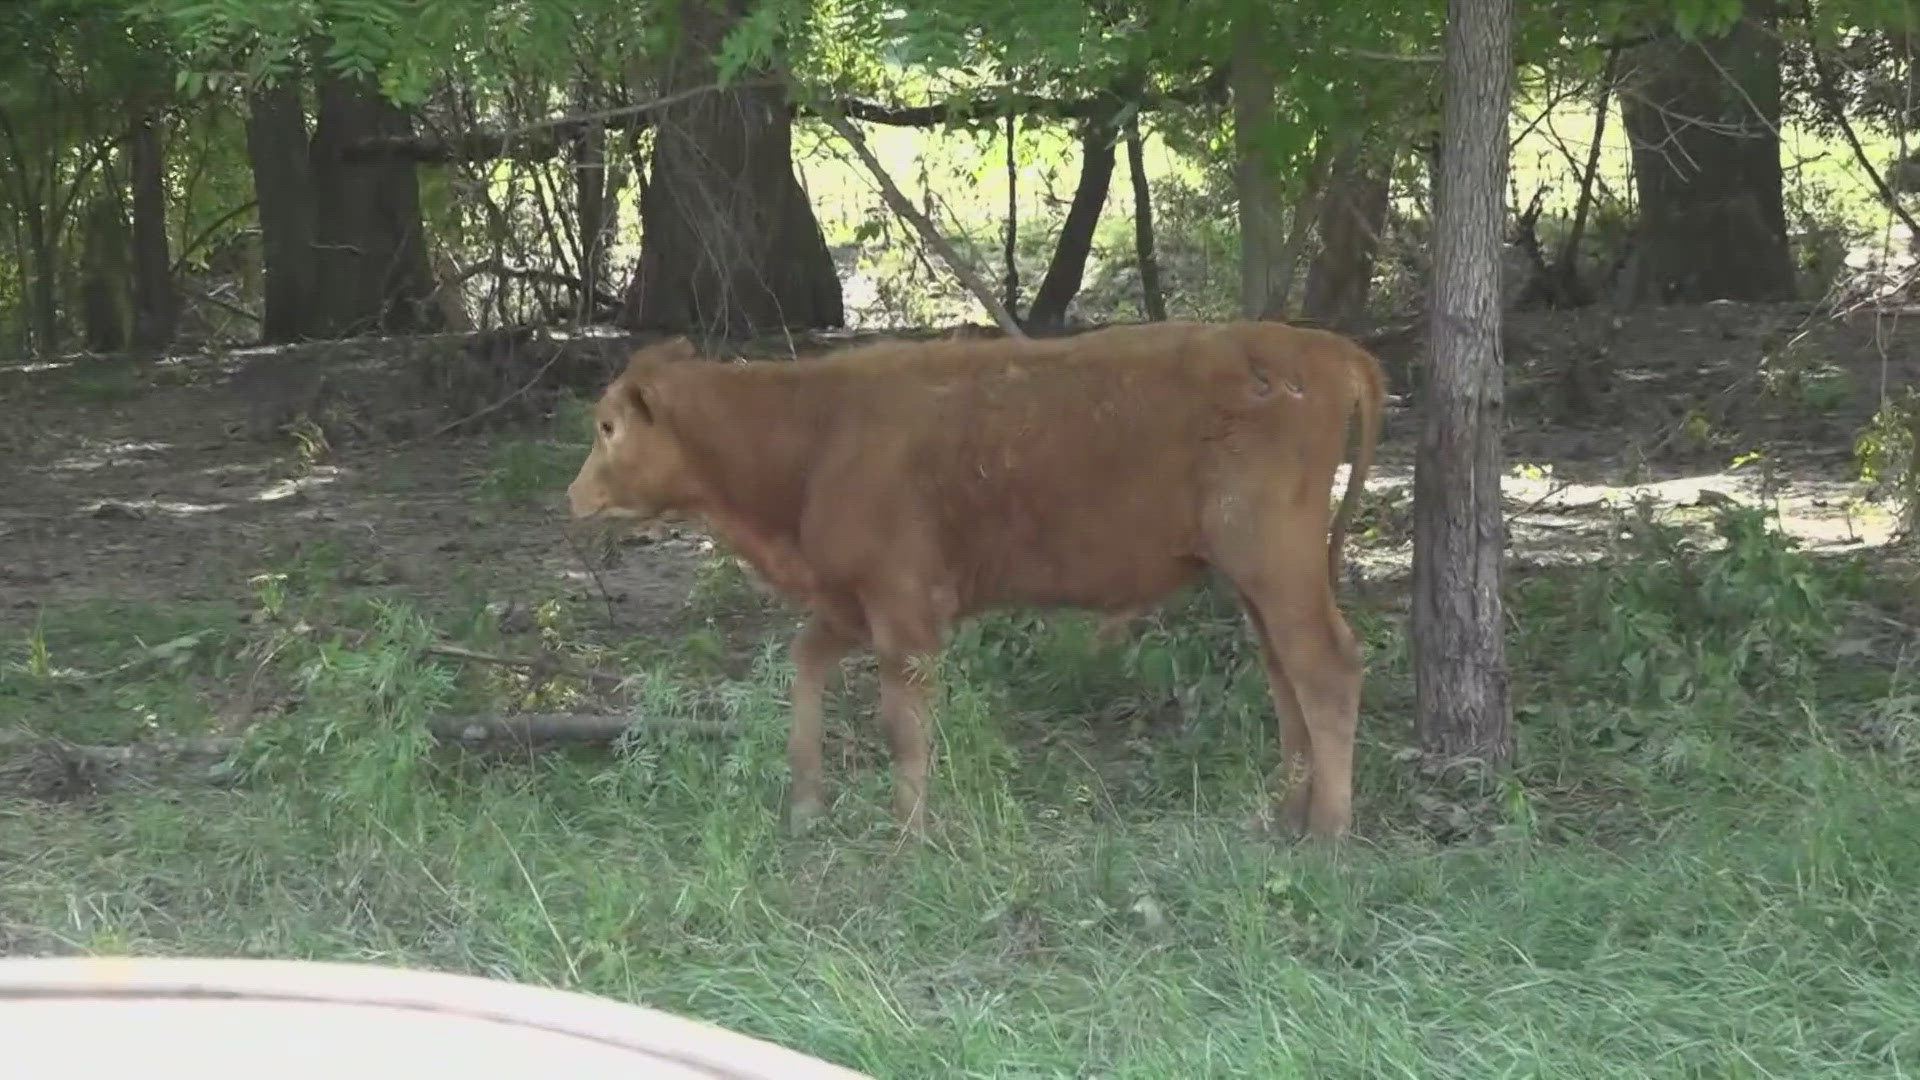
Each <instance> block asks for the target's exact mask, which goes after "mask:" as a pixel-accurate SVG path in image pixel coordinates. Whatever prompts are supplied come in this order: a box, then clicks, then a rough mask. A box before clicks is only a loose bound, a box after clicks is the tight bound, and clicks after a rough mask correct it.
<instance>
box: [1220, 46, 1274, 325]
mask: <svg viewBox="0 0 1920 1080" xmlns="http://www.w3.org/2000/svg"><path fill="white" fill-rule="evenodd" d="M1259 29H1260V27H1259V24H1258V23H1257V22H1256V21H1255V20H1254V19H1252V18H1249V19H1247V20H1246V21H1245V22H1244V23H1243V25H1242V26H1240V27H1238V28H1237V29H1236V33H1235V34H1234V55H1233V60H1232V65H1231V78H1232V82H1233V190H1234V196H1235V199H1236V201H1237V203H1238V205H1239V213H1240V315H1241V317H1242V318H1247V319H1260V318H1265V317H1266V316H1267V314H1268V312H1269V311H1270V310H1271V309H1272V307H1273V304H1272V292H1273V285H1274V278H1275V274H1274V269H1275V267H1274V260H1275V258H1276V257H1277V256H1278V254H1279V252H1280V249H1281V248H1283V247H1285V242H1284V241H1283V240H1282V238H1281V236H1280V219H1281V216H1282V215H1281V212H1280V186H1279V184H1278V183H1276V182H1275V179H1274V175H1273V168H1272V166H1271V164H1270V163H1269V158H1268V155H1267V153H1266V151H1265V143H1266V140H1267V132H1268V130H1269V129H1270V128H1271V126H1272V124H1273V118H1274V96H1273V95H1274V88H1273V72H1272V71H1271V70H1270V69H1269V68H1268V67H1267V62H1266V58H1265V55H1264V52H1263V50H1262V47H1261V42H1262V40H1263V35H1261V34H1260V33H1259V32H1258V30H1259Z"/></svg>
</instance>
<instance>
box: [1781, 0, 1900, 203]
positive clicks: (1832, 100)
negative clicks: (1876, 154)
mask: <svg viewBox="0 0 1920 1080" xmlns="http://www.w3.org/2000/svg"><path fill="white" fill-rule="evenodd" d="M1802 10H1803V12H1804V13H1805V15H1806V19H1807V26H1808V27H1810V28H1811V27H1814V26H1817V25H1818V24H1817V23H1815V22H1814V18H1813V5H1812V4H1811V3H1810V2H1806V0H1803V3H1802ZM1807 56H1808V57H1809V58H1810V59H1812V61H1813V73H1814V81H1815V84H1816V85H1817V86H1818V88H1819V91H1820V92H1819V94H1818V95H1817V96H1818V97H1819V99H1820V105H1821V107H1822V108H1824V109H1825V110H1826V112H1827V118H1828V119H1829V120H1832V121H1833V122H1834V124H1835V125H1837V126H1838V127H1839V128H1840V134H1842V135H1844V136H1846V139H1847V145H1848V146H1850V147H1852V148H1853V158H1854V160H1855V161H1858V162H1859V163H1860V168H1861V169H1863V170H1865V171H1866V174H1867V178H1868V179H1870V180H1872V181H1873V189H1874V192H1875V193H1876V194H1878V195H1879V196H1880V201H1881V202H1882V203H1884V204H1886V207H1887V209H1889V210H1891V211H1893V212H1894V214H1895V215H1896V216H1898V217H1899V218H1900V223H1901V224H1902V225H1905V226H1906V227H1907V230H1908V234H1909V235H1910V236H1916V237H1920V224H1915V223H1914V220H1913V215H1912V214H1910V213H1908V212H1907V208H1906V207H1905V206H1903V205H1901V203H1900V197H1899V196H1898V195H1895V194H1894V192H1893V189H1892V188H1891V187H1888V186H1887V178H1886V177H1884V176H1882V175H1880V170H1879V169H1877V168H1875V167H1874V164H1873V161H1872V160H1871V159H1870V158H1868V157H1867V151H1866V148H1865V147H1863V146H1861V145H1860V136H1859V135H1857V134H1855V133H1854V130H1853V124H1852V122H1851V121H1849V120H1848V119H1847V109H1846V106H1845V105H1844V104H1843V103H1842V102H1841V100H1840V88H1839V85H1838V82H1837V80H1835V78H1834V75H1833V68H1832V66H1831V65H1829V64H1828V63H1827V58H1826V54H1825V53H1824V52H1823V51H1822V50H1821V48H1820V42H1819V41H1817V40H1810V41H1808V43H1807Z"/></svg>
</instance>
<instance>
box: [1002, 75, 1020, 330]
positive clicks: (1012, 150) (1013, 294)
mask: <svg viewBox="0 0 1920 1080" xmlns="http://www.w3.org/2000/svg"><path fill="white" fill-rule="evenodd" d="M1018 124H1019V118H1018V117H1016V116H1014V115H1012V114H1011V113H1009V114H1008V115H1007V228H1006V232H1005V234H1004V236H1003V237H1002V240H1001V248H1002V252H1001V254H1002V257H1003V258H1004V260H1005V262H1006V264H1007V269H1006V277H1005V279H1004V281H1003V285H1004V287H1005V288H1006V290H1007V293H1006V305H1007V310H1008V311H1019V310H1020V260H1019V255H1020V157H1019V149H1018V144H1017V143H1016V142H1015V139H1016V137H1017V136H1018V134H1019V128H1018Z"/></svg>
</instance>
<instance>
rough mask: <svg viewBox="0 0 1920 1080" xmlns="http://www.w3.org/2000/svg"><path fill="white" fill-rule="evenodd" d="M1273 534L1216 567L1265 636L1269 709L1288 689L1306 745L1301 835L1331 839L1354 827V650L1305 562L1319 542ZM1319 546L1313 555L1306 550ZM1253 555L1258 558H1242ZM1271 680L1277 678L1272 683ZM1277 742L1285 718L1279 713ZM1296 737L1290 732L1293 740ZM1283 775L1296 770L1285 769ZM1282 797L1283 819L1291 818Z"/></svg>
mask: <svg viewBox="0 0 1920 1080" xmlns="http://www.w3.org/2000/svg"><path fill="white" fill-rule="evenodd" d="M1303 532H1304V530H1300V529H1276V530H1273V531H1272V533H1270V534H1268V535H1266V536H1265V537H1263V539H1264V541H1265V542H1264V543H1260V544H1257V545H1254V544H1248V545H1233V546H1232V550H1229V551H1224V552H1222V553H1221V556H1222V557H1221V558H1220V560H1219V563H1218V565H1219V567H1220V569H1221V571H1222V572H1224V573H1225V574H1226V575H1227V576H1228V577H1229V578H1230V579H1232V581H1233V583H1234V584H1235V586H1237V587H1238V588H1239V590H1240V593H1241V595H1242V596H1243V597H1244V598H1245V599H1246V602H1247V603H1248V606H1249V607H1250V609H1251V610H1252V611H1254V612H1257V620H1256V628H1257V629H1258V630H1262V631H1264V635H1263V636H1264V637H1265V639H1266V654H1267V655H1268V656H1269V659H1268V664H1269V669H1268V674H1269V679H1270V680H1271V681H1272V684H1273V692H1274V696H1275V698H1276V704H1279V702H1280V701H1281V700H1283V698H1282V695H1283V694H1284V692H1285V690H1286V689H1287V688H1288V687H1289V686H1290V687H1291V690H1292V695H1291V696H1292V697H1293V699H1294V701H1295V702H1296V703H1297V705H1298V709H1299V711H1298V717H1299V719H1300V721H1301V723H1302V726H1303V727H1304V728H1305V735H1306V743H1307V759H1306V764H1307V768H1306V770H1305V771H1306V772H1307V774H1308V777H1309V781H1308V783H1307V785H1306V795H1305V801H1306V807H1305V815H1304V816H1305V818H1306V827H1307V831H1309V832H1311V833H1312V834H1314V835H1315V836H1320V837H1331V836H1338V835H1341V834H1343V833H1345V832H1346V831H1347V829H1348V827H1349V826H1350V825H1351V824H1352V821H1353V737H1354V730H1355V728H1356V727H1357V726H1358V723H1359V712H1360V682H1361V666H1360V649H1359V645H1358V643H1356V642H1355V640H1354V637H1353V631H1352V629H1351V628H1349V627H1348V626H1347V621H1346V619H1345V618H1344V617H1342V616H1341V614H1340V609H1339V608H1338V607H1337V606H1336V605H1335V604H1334V599H1333V586H1332V583H1331V582H1329V581H1328V580H1327V572H1326V563H1325V562H1324V561H1323V560H1320V559H1315V558H1308V557H1305V555H1306V553H1309V552H1313V551H1315V550H1324V545H1325V543H1326V541H1325V538H1324V536H1321V537H1317V538H1316V537H1313V536H1311V534H1305V535H1303ZM1314 539H1318V540H1319V542H1320V547H1319V548H1318V549H1316V546H1315V544H1314V543H1313V542H1312V541H1313V540H1314ZM1253 548H1257V550H1248V549H1253ZM1276 674H1277V676H1278V677H1277V678H1275V677H1274V676H1275V675H1276ZM1280 711H1281V717H1280V721H1281V724H1282V729H1281V731H1282V740H1283V743H1284V741H1285V738H1286V730H1287V729H1286V726H1285V725H1286V724H1287V715H1286V711H1285V709H1284V706H1282V707H1281V710H1280ZM1298 734H1300V732H1299V730H1298V729H1296V730H1295V735H1296V736H1297V735H1298ZM1289 771H1290V772H1295V773H1296V775H1297V768H1296V767H1293V766H1291V765H1290V766H1289ZM1297 797H1298V796H1295V795H1294V794H1293V793H1292V792H1289V793H1288V805H1287V807H1286V809H1287V810H1289V811H1295V812H1297V804H1295V803H1294V801H1293V800H1294V799H1295V798H1297Z"/></svg>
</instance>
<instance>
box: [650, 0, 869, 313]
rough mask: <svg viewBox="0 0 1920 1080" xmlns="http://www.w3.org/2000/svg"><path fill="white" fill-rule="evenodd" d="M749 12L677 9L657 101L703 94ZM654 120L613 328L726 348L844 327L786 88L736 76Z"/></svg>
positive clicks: (689, 1)
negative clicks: (718, 53) (724, 342)
mask: <svg viewBox="0 0 1920 1080" xmlns="http://www.w3.org/2000/svg"><path fill="white" fill-rule="evenodd" d="M751 6H752V0H724V2H723V3H721V4H718V5H714V4H709V3H705V2H703V0H682V2H681V3H680V5H679V15H680V18H679V34H680V38H679V44H678V46H677V48H676V51H675V54H674V56H673V60H672V63H671V65H670V68H669V71H668V74H667V82H668V85H667V86H666V87H665V89H666V90H667V91H668V92H670V93H671V92H675V91H686V90H692V89H696V88H698V87H701V86H704V85H707V84H710V83H712V82H713V81H714V78H715V76H714V67H713V55H714V52H715V50H717V49H718V48H719V46H720V43H721V41H722V40H724V39H725V37H726V36H727V33H728V31H730V30H731V29H732V28H733V26H734V25H735V24H737V23H738V22H739V21H740V19H741V18H743V17H744V16H745V15H746V14H747V11H748V9H749V8H750V7H751ZM658 116H659V119H658V122H657V126H656V128H655V133H654V149H653V162H652V165H653V175H652V178H651V180H650V181H649V182H648V184H647V187H646V198H645V199H644V200H643V201H642V206H641V221H642V245H641V249H640V272H639V274H638V275H637V276H636V277H635V278H634V281H633V284H632V285H631V287H630V288H629V289H628V292H627V300H626V309H625V311H624V312H623V317H622V319H621V321H622V322H623V323H625V324H626V325H627V326H629V327H632V328H635V329H648V330H662V331H667V332H672V333H679V332H688V331H694V332H718V333H724V334H728V335H732V336H751V335H753V334H758V333H764V332H768V331H772V330H778V329H783V328H784V329H813V328H823V327H836V326H841V325H844V324H845V322H846V314H845V309H844V306H843V303H842V299H841V293H840V278H839V274H838V272H837V270H836V269H835V267H834V264H833V257H832V255H831V254H830V253H829V252H828V251H827V241H826V237H825V236H824V235H823V234H822V233H821V231H820V223H819V221H818V220H817V219H816V218H815V217H814V214H813V207H812V205H811V204H810V203H809V202H808V201H807V195H806V193H805V192H804V191H802V190H801V188H800V182H799V180H798V179H796V178H795V176H794V172H793V152H792V141H793V132H792V120H791V114H790V112H789V109H788V102H787V97H786V91H785V89H784V87H782V86H779V85H770V84H769V83H768V82H767V81H765V80H762V79H757V78H754V74H753V73H743V74H742V76H741V78H740V81H739V82H737V83H736V84H735V85H733V86H731V87H729V88H727V89H725V90H719V91H713V92H707V93H699V94H695V95H693V96H690V97H688V98H686V99H685V100H681V101H678V102H676V103H675V104H672V105H670V106H668V107H666V108H664V109H662V110H661V111H660V112H659V114H658Z"/></svg>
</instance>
